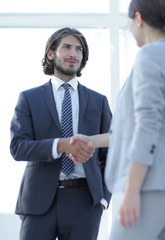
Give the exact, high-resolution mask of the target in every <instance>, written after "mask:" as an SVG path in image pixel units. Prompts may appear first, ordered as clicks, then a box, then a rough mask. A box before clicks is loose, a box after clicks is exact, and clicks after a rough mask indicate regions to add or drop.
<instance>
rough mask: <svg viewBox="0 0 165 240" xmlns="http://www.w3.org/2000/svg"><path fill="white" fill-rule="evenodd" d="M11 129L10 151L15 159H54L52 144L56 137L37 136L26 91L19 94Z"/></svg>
mask: <svg viewBox="0 0 165 240" xmlns="http://www.w3.org/2000/svg"><path fill="white" fill-rule="evenodd" d="M38 121H39V119H38ZM10 131H11V143H10V151H11V154H12V156H13V158H14V159H15V160H17V161H36V162H37V161H38V162H39V161H40V162H51V161H53V158H52V144H53V140H54V139H53V138H52V139H36V138H35V135H34V126H33V119H32V113H31V110H30V106H29V102H28V99H27V96H26V94H25V92H22V93H21V94H20V96H19V99H18V102H17V105H16V107H15V112H14V116H13V119H12V121H11V128H10Z"/></svg>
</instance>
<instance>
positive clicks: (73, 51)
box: [69, 48, 77, 58]
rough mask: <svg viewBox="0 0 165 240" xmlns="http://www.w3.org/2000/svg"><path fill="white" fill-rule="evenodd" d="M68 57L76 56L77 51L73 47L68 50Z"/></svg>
mask: <svg viewBox="0 0 165 240" xmlns="http://www.w3.org/2000/svg"><path fill="white" fill-rule="evenodd" d="M69 55H70V57H73V58H77V51H76V49H75V48H71V49H70V52H69Z"/></svg>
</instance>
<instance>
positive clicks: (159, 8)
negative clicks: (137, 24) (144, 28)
mask: <svg viewBox="0 0 165 240" xmlns="http://www.w3.org/2000/svg"><path fill="white" fill-rule="evenodd" d="M136 12H140V14H141V16H142V18H143V19H144V21H145V22H146V23H148V24H149V25H150V26H152V27H154V28H157V29H160V30H162V31H163V32H165V1H164V0H132V1H131V2H130V5H129V11H128V16H129V18H132V19H133V18H134V17H135V13H136Z"/></svg>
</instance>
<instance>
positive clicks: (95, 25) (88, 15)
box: [0, 0, 138, 240]
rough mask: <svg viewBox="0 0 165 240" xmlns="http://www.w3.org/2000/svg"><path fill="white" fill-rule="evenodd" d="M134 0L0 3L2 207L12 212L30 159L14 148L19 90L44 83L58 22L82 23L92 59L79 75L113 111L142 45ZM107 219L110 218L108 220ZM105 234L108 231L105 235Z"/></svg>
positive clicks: (18, 0) (0, 209) (107, 222)
mask: <svg viewBox="0 0 165 240" xmlns="http://www.w3.org/2000/svg"><path fill="white" fill-rule="evenodd" d="M129 2H130V0H127V1H126V0H125V1H123V0H119V1H117V0H102V1H96V0H90V1H89V0H83V1H82V3H81V4H77V1H76V0H70V1H67V0H61V1H58V4H57V3H56V4H55V1H54V0H47V1H46V2H45V1H43V0H40V1H38V0H36V1H32V0H29V1H21V0H15V1H12V0H6V1H4V2H3V4H1V9H0V35H1V45H0V52H1V58H0V65H1V71H0V81H1V94H0V109H1V120H0V121H1V124H0V132H1V139H0V145H1V163H0V189H1V198H0V212H13V211H14V208H15V201H16V198H17V194H18V190H19V186H20V181H21V178H22V174H23V170H24V167H25V164H26V163H22V162H15V161H14V160H13V159H12V157H11V155H10V153H9V143H10V135H9V128H10V121H11V118H12V115H13V111H14V107H15V104H16V101H17V99H18V94H19V92H20V91H22V90H25V89H28V88H31V87H34V86H38V85H40V84H43V83H45V82H46V81H48V79H49V78H50V77H49V76H46V75H44V74H43V72H42V67H41V59H42V58H43V55H44V50H45V44H46V41H47V39H48V38H49V36H50V35H51V34H52V33H53V32H54V31H55V30H56V29H58V28H62V27H66V26H70V27H74V28H77V29H79V30H80V31H81V32H82V33H83V34H84V35H85V37H86V39H87V42H88V44H89V61H88V62H87V65H86V67H85V69H84V70H83V71H82V77H80V78H79V81H80V82H81V83H82V84H84V85H86V86H87V87H89V88H92V89H94V90H96V91H98V92H100V93H102V94H104V95H106V96H107V98H108V100H109V103H110V106H111V109H112V111H114V106H115V102H116V97H117V94H118V92H119V90H120V88H121V87H122V85H123V83H124V81H125V79H126V77H127V76H128V74H129V72H130V69H131V67H132V62H133V59H134V57H135V53H136V51H137V50H138V49H137V46H136V43H135V41H134V40H133V38H132V37H131V35H130V33H129V28H128V17H127V9H128V5H129ZM8 199H10V201H9V200H8ZM109 212H111V210H108V212H106V213H105V214H104V217H103V218H102V221H103V224H102V229H103V230H102V231H101V233H100V235H99V236H100V239H105V240H106V239H108V234H109V230H110V222H111V214H109ZM107 219H108V220H107ZM103 235H104V236H103Z"/></svg>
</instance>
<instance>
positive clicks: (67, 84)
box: [61, 83, 70, 90]
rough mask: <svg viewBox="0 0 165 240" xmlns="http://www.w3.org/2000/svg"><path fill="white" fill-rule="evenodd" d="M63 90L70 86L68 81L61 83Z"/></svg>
mask: <svg viewBox="0 0 165 240" xmlns="http://www.w3.org/2000/svg"><path fill="white" fill-rule="evenodd" d="M61 86H62V87H63V88H64V89H65V90H68V89H69V87H70V84H69V83H64V84H62V85H61Z"/></svg>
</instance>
